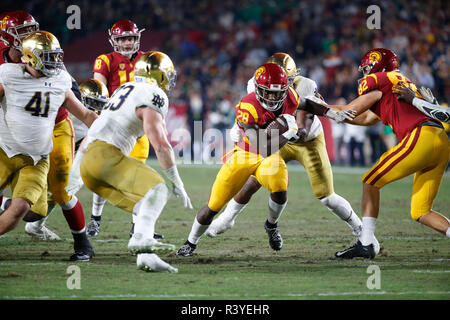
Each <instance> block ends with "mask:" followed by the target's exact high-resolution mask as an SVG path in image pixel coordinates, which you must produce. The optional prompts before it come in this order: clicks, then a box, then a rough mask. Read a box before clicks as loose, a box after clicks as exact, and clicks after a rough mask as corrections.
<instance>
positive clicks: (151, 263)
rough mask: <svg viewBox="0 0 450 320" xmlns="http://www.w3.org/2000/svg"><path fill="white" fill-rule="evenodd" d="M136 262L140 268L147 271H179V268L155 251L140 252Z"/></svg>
mask: <svg viewBox="0 0 450 320" xmlns="http://www.w3.org/2000/svg"><path fill="white" fill-rule="evenodd" d="M136 264H137V267H138V269H140V270H143V271H146V272H151V271H154V272H164V271H168V272H170V273H177V272H178V269H177V268H174V267H172V266H171V265H170V264H168V263H167V262H165V261H163V260H161V259H160V258H159V257H158V256H157V255H156V254H154V253H142V254H138V256H137V259H136Z"/></svg>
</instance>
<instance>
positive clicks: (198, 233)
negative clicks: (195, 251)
mask: <svg viewBox="0 0 450 320" xmlns="http://www.w3.org/2000/svg"><path fill="white" fill-rule="evenodd" d="M208 227H209V224H206V225H203V224H200V223H199V222H198V221H197V217H195V218H194V223H193V224H192V229H191V232H190V233H189V237H188V241H189V242H190V243H192V244H197V243H198V241H199V240H200V238H201V237H202V235H203V234H204V233H205V232H206V229H208Z"/></svg>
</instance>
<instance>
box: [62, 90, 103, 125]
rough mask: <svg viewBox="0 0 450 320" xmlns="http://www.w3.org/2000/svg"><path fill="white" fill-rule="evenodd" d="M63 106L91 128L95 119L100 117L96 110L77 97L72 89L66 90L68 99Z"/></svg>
mask: <svg viewBox="0 0 450 320" xmlns="http://www.w3.org/2000/svg"><path fill="white" fill-rule="evenodd" d="M62 106H63V107H64V108H66V109H67V110H69V112H70V113H71V114H73V115H74V116H75V117H77V118H78V119H80V120H81V121H82V122H83V123H84V124H85V125H86V126H87V127H88V128H90V127H91V125H92V123H93V122H94V121H95V119H97V118H98V116H97V114H96V113H95V112H94V111H92V110H89V109H88V108H86V107H85V106H84V105H83V104H82V103H81V101H80V100H78V99H77V97H75V94H74V93H73V91H72V90H67V91H66V100H65V101H64V103H63V105H62Z"/></svg>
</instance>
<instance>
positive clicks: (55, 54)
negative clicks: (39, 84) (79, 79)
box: [22, 30, 64, 77]
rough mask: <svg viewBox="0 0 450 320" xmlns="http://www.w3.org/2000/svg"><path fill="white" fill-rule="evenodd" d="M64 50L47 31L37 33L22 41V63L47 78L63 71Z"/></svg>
mask: <svg viewBox="0 0 450 320" xmlns="http://www.w3.org/2000/svg"><path fill="white" fill-rule="evenodd" d="M63 56H64V53H63V50H62V49H61V46H60V45H59V41H58V39H56V37H55V36H54V35H53V34H51V33H50V32H47V31H42V30H41V31H35V32H33V33H31V34H30V35H28V36H27V37H25V39H23V41H22V61H23V62H25V63H26V64H28V65H29V66H31V67H32V68H33V69H36V70H38V71H40V72H41V73H43V74H44V75H45V76H47V77H51V76H55V75H58V74H59V73H60V72H61V70H62V69H63V67H64V65H63Z"/></svg>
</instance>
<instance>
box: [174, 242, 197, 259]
mask: <svg viewBox="0 0 450 320" xmlns="http://www.w3.org/2000/svg"><path fill="white" fill-rule="evenodd" d="M196 248H197V245H196V244H193V243H190V242H189V241H188V240H186V242H185V243H184V244H183V245H182V246H181V247H180V249H178V251H177V256H180V257H192V256H193V255H194V250H195V249H196Z"/></svg>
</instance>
